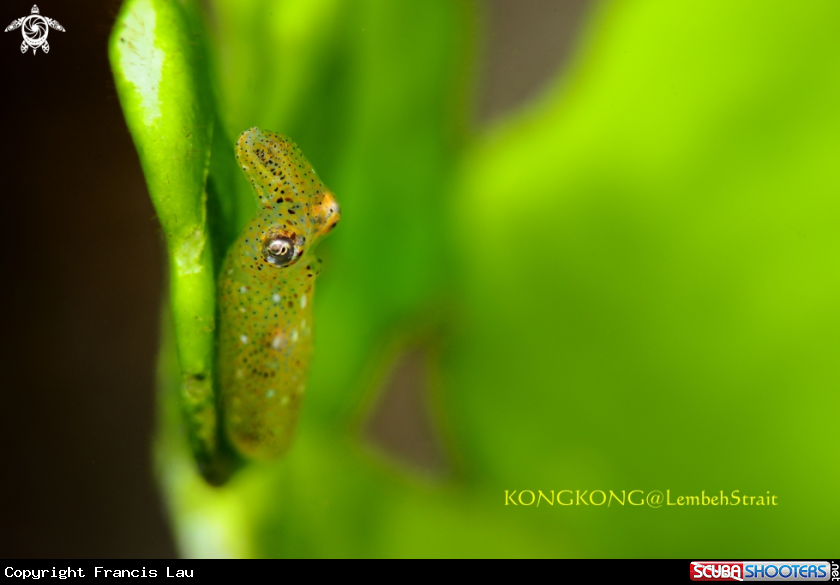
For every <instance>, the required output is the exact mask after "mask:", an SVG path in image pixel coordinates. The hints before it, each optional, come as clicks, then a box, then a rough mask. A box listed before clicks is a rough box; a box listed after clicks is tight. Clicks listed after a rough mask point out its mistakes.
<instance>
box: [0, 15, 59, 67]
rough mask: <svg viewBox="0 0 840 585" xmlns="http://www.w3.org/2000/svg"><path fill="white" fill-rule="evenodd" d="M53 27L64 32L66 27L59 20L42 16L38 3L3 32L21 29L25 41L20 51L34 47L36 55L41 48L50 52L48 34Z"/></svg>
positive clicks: (33, 52)
mask: <svg viewBox="0 0 840 585" xmlns="http://www.w3.org/2000/svg"><path fill="white" fill-rule="evenodd" d="M51 28H52V29H55V30H57V31H61V32H64V27H63V26H61V25H60V24H58V21H57V20H53V19H52V18H47V17H46V16H41V11H40V10H38V5H37V4H36V5H35V6H33V7H32V14H30V15H29V16H23V17H21V18H18V19H16V20H13V21H12V24H10V25H9V26H7V27H6V30H5V31H3V32H9V31H10V30H17V29H21V33H22V34H23V42H22V43H21V45H20V52H21V53H25V52H26V50H27V49H29V48H30V47H32V54H33V55H34V54H35V53H37V52H38V49H39V48H40V49H41V50H42V51H44V53H49V52H50V44H49V43H48V42H47V35H48V34H49V32H50V29H51Z"/></svg>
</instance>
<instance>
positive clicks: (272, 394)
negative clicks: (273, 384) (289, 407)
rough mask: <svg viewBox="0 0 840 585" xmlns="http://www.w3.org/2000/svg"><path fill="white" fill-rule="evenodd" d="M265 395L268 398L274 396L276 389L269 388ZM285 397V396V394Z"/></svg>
mask: <svg viewBox="0 0 840 585" xmlns="http://www.w3.org/2000/svg"><path fill="white" fill-rule="evenodd" d="M265 397H266V398H274V390H269V391H268V392H266V393H265ZM284 398H285V396H284Z"/></svg>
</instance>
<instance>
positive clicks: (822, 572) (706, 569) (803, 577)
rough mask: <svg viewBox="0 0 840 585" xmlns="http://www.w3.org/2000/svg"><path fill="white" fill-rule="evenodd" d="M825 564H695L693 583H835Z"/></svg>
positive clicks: (779, 562) (819, 562) (744, 562)
mask: <svg viewBox="0 0 840 585" xmlns="http://www.w3.org/2000/svg"><path fill="white" fill-rule="evenodd" d="M832 566H835V567H836V563H831V564H829V563H828V561H694V562H692V563H691V573H690V575H691V580H692V581H829V580H832V581H836V580H837V579H834V578H832V577H831V575H832V574H833V572H832Z"/></svg>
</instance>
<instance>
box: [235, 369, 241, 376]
mask: <svg viewBox="0 0 840 585" xmlns="http://www.w3.org/2000/svg"><path fill="white" fill-rule="evenodd" d="M236 377H237V378H241V377H242V369H241V368H240V369H238V370H236Z"/></svg>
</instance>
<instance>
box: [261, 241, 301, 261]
mask: <svg viewBox="0 0 840 585" xmlns="http://www.w3.org/2000/svg"><path fill="white" fill-rule="evenodd" d="M263 256H264V257H265V260H266V262H268V263H269V264H272V265H274V266H278V267H279V266H285V265H286V264H288V263H289V262H291V261H292V260H294V258H295V243H294V241H292V239H291V238H287V237H286V236H277V235H274V236H269V237H268V238H266V240H265V243H264V244H263Z"/></svg>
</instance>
